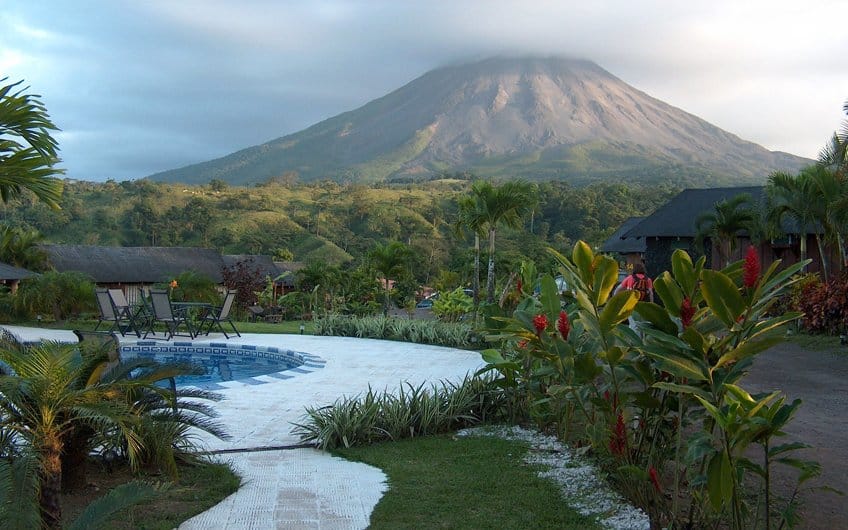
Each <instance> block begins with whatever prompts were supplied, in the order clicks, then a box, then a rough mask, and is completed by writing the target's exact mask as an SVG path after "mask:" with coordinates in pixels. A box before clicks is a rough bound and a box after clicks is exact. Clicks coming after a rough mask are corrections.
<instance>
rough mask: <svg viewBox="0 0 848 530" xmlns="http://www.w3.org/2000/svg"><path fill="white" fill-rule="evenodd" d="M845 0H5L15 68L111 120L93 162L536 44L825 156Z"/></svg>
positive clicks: (317, 106) (224, 132)
mask: <svg viewBox="0 0 848 530" xmlns="http://www.w3.org/2000/svg"><path fill="white" fill-rule="evenodd" d="M843 4H844V3H843V2H841V1H825V0H821V1H818V0H812V1H810V0H808V1H806V2H797V1H792V2H789V1H774V2H767V1H763V0H749V1H746V2H737V1H730V0H717V1H714V2H710V3H699V2H677V1H668V0H666V1H664V0H654V1H643V2H632V1H624V0H614V1H601V2H585V1H579V2H578V1H576V0H575V1H564V2H563V1H529V0H525V1H519V0H515V1H507V0H454V1H451V0H444V1H425V0H421V1H409V2H397V1H390V0H373V1H367V0H360V1H320V0H318V1H310V2H300V1H294V0H292V1H284V2H280V1H271V0H264V1H263V0H256V1H245V2H238V3H236V2H230V1H226V0H185V1H181V2H173V1H171V0H156V1H151V2H139V3H113V2H108V1H102V0H100V1H98V0H89V1H81V2H75V3H68V2H63V1H59V0H53V1H50V0H48V1H45V2H26V3H19V4H17V5H16V6H10V7H9V8H8V9H6V11H5V12H4V14H3V15H0V50H2V51H0V70H2V72H3V73H6V72H9V73H11V74H14V75H16V76H18V77H22V78H25V79H26V81H27V83H28V84H30V85H32V86H33V88H34V91H36V92H38V93H41V94H42V95H43V96H44V99H45V102H46V103H47V105H48V108H49V109H50V111H51V114H52V115H53V116H54V119H55V121H57V123H58V124H59V125H60V126H61V127H62V128H63V129H65V131H67V133H68V134H69V136H68V138H71V137H72V136H70V135H72V134H73V133H74V132H76V131H89V130H96V131H99V132H100V133H102V134H101V136H99V137H98V140H97V141H95V140H94V136H90V135H85V134H83V135H80V136H77V137H74V138H76V139H75V140H74V141H70V140H68V145H64V146H63V154H64V157H65V160H66V167H67V168H68V170H69V171H68V173H69V175H70V176H74V177H78V178H90V177H89V175H107V174H108V175H110V176H114V177H116V178H130V177H140V176H144V175H146V174H148V173H151V172H153V171H154V170H161V169H166V167H162V163H167V164H173V166H177V165H184V164H188V163H192V162H197V161H201V160H204V159H207V158H212V157H214V156H221V155H224V154H227V153H229V152H231V151H234V150H236V149H238V148H242V147H246V146H248V145H252V144H256V143H260V142H263V141H266V140H269V139H271V138H275V137H279V136H282V135H284V134H287V133H291V132H294V131H296V130H299V129H300V128H303V127H306V126H308V125H311V124H312V123H314V122H316V121H318V120H320V119H323V118H327V117H329V116H332V115H334V114H337V113H339V112H343V111H346V110H351V109H352V108H354V107H356V106H358V105H361V104H363V103H365V102H367V101H368V100H370V99H373V98H376V97H379V96H382V95H384V94H385V93H387V92H388V91H390V90H393V89H395V88H398V87H399V86H401V85H403V84H405V83H407V82H409V81H411V80H412V79H413V78H414V77H417V76H418V75H421V74H423V73H424V72H425V71H427V70H429V69H432V68H435V67H437V66H440V65H443V64H446V63H448V62H453V61H456V60H463V59H470V58H482V57H486V56H488V55H493V54H522V53H537V54H545V55H568V56H574V57H585V58H588V59H590V60H593V61H595V62H597V63H598V64H600V65H601V66H602V67H604V68H605V69H607V70H609V71H610V72H611V73H612V74H614V75H616V76H618V77H620V78H621V79H623V80H624V81H626V82H628V83H630V84H632V85H633V86H635V87H636V88H638V89H640V90H643V91H645V92H647V93H648V94H650V95H652V96H654V97H657V98H659V99H662V100H664V101H666V102H668V103H670V104H672V105H675V106H677V107H680V108H682V109H684V110H686V111H689V112H692V113H693V114H696V115H698V116H700V117H702V118H704V119H706V120H707V121H710V122H712V123H714V124H715V125H717V126H719V127H722V128H724V129H726V130H728V131H730V132H732V133H735V134H737V135H739V136H741V137H743V138H745V139H748V140H752V141H755V142H758V143H761V144H763V145H764V146H766V147H768V148H771V149H780V150H786V151H790V152H793V153H795V154H799V155H803V156H815V154H816V153H817V151H818V148H819V147H820V146H821V145H822V144H823V143H824V142H825V141H826V140H827V138H828V136H829V135H830V133H831V132H832V131H833V130H834V129H835V128H836V127H837V126H838V124H839V123H840V120H841V119H842V118H843V117H844V116H843V114H842V112H841V108H842V103H843V102H844V100H845V99H846V98H848V69H846V68H845V67H844V65H843V59H844V51H845V50H846V49H848V32H845V31H844V16H843V12H844V5H843ZM4 9H5V8H4ZM142 129H143V130H144V133H143V134H142V133H141V132H140V131H141V130H142ZM142 138H143V140H142ZM175 138H178V140H175ZM110 139H111V141H108V140H110ZM104 140H105V141H104ZM137 142H144V146H145V148H150V147H151V146H156V145H159V146H160V151H161V152H162V153H167V156H164V155H163V157H162V161H158V160H156V156H155V152H156V151H155V149H154V150H153V153H154V154H153V155H150V153H146V154H147V155H148V156H149V157H150V158H149V160H150V161H149V166H148V167H146V168H145V167H144V157H139V156H136V155H134V154H133V153H132V152H131V150H132V147H133V145H134V144H136V143H137ZM113 144H119V145H120V149H119V148H118V147H116V146H115V145H113ZM174 146H179V148H177V149H174ZM180 149H182V150H183V151H182V155H181V152H180ZM181 156H182V158H180V157H181ZM122 160H124V161H125V163H122V162H121V161H122Z"/></svg>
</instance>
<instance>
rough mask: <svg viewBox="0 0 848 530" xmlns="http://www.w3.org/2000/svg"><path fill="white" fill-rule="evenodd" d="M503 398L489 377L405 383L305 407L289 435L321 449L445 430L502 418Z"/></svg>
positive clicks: (371, 442) (365, 443)
mask: <svg viewBox="0 0 848 530" xmlns="http://www.w3.org/2000/svg"><path fill="white" fill-rule="evenodd" d="M502 411H503V398H502V394H501V393H500V392H498V391H497V389H496V388H495V387H494V386H493V384H492V378H491V377H471V376H466V377H465V379H463V380H462V381H461V382H459V383H453V382H450V381H442V382H441V383H440V384H439V385H435V384H434V385H432V386H431V387H430V388H425V386H424V383H422V384H421V385H419V386H413V385H411V384H409V383H407V384H406V386H405V387H404V386H401V387H400V388H399V389H398V390H397V391H396V392H383V393H378V392H374V390H373V389H372V388H370V387H369V388H368V392H366V393H365V394H364V395H362V396H355V397H343V398H341V399H339V400H337V401H336V402H335V403H333V404H332V405H330V406H326V407H309V408H307V409H306V414H305V416H304V418H303V420H302V423H299V424H296V426H295V430H294V433H295V434H297V435H299V436H300V439H301V441H303V442H307V443H314V444H315V445H316V446H317V447H319V448H321V449H333V448H336V447H342V446H344V447H351V446H354V445H368V444H373V443H378V442H383V441H389V440H400V439H402V438H414V437H416V436H426V435H429V434H437V433H443V432H449V431H452V430H456V429H461V428H464V427H468V426H472V425H477V424H480V423H486V422H491V421H496V420H498V419H500V418H502Z"/></svg>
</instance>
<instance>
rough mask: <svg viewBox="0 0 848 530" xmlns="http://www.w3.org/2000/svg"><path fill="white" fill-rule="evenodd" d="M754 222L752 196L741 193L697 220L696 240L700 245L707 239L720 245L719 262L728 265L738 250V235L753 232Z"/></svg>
mask: <svg viewBox="0 0 848 530" xmlns="http://www.w3.org/2000/svg"><path fill="white" fill-rule="evenodd" d="M754 222H755V220H754V213H753V211H752V209H751V196H750V195H748V194H747V193H740V194H739V195H736V196H735V197H732V198H730V199H726V200H723V201H719V202H717V203H716V204H715V206H714V209H713V211H712V212H706V213H703V214H701V215H699V216H698V217H697V218H696V219H695V230H696V233H697V234H696V236H695V240H696V241H697V242H698V244H699V245H702V244H703V240H704V239H705V238H710V239H711V240H712V241H714V242H716V243H718V251H719V262H720V263H722V264H724V265H727V264H728V262H729V261H730V258H731V256H732V255H733V251H734V250H736V243H737V233H738V232H739V231H740V230H749V231H750V230H752V229H753V225H754Z"/></svg>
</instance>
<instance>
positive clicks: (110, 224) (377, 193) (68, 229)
mask: <svg viewBox="0 0 848 530" xmlns="http://www.w3.org/2000/svg"><path fill="white" fill-rule="evenodd" d="M470 184H471V181H470V180H468V179H467V178H459V179H456V178H453V179H440V180H432V181H430V182H426V183H422V184H397V185H389V184H373V185H370V186H366V185H362V184H356V185H353V184H349V185H342V184H338V183H335V182H322V183H315V184H308V185H307V184H290V185H284V184H281V183H271V184H265V185H261V186H255V187H240V186H227V185H225V184H223V183H222V182H220V181H216V182H213V183H212V184H211V185H206V186H185V185H176V184H164V183H154V182H150V181H148V180H139V181H127V182H120V183H117V182H113V181H109V182H105V183H91V182H73V181H69V182H67V184H66V186H65V191H64V196H63V199H62V202H61V205H62V210H61V211H58V212H57V211H53V210H50V209H49V208H47V207H45V206H44V205H42V204H40V203H37V202H35V201H34V200H32V199H30V198H27V197H24V198H22V199H19V200H15V201H12V202H10V203H8V204H6V206H5V208H4V210H3V214H2V216H3V220H4V221H5V222H6V223H9V224H12V225H15V226H21V227H26V228H34V229H37V230H39V231H40V232H41V233H42V234H43V235H44V236H45V239H46V242H50V243H67V244H87V245H117V246H200V247H212V248H217V249H219V250H220V251H222V252H223V253H227V254H242V253H251V254H269V255H275V254H276V255H278V256H286V257H293V259H295V260H297V261H303V262H306V263H312V262H318V261H323V262H326V263H328V264H336V265H344V264H350V265H353V264H355V263H357V262H359V261H360V260H362V258H363V257H364V256H365V254H366V253H367V252H368V251H369V250H370V249H372V248H373V247H374V245H375V244H376V243H385V242H387V241H391V240H398V241H402V242H404V243H406V244H408V245H410V246H411V247H412V248H413V250H414V251H415V253H416V255H417V256H418V260H419V263H420V267H419V266H417V267H416V271H415V273H416V275H418V276H419V277H420V279H421V280H422V281H423V280H425V279H427V278H432V277H434V276H436V275H438V273H439V271H441V270H444V269H449V270H453V271H456V272H462V273H466V272H467V270H468V269H469V267H470V254H469V252H470V240H467V239H464V238H462V237H460V236H457V235H456V232H455V230H454V224H455V221H456V201H457V199H458V198H459V197H461V196H463V195H465V194H466V193H468V189H469V187H470ZM677 190H678V188H677V187H676V186H674V185H670V184H658V185H651V186H646V185H630V186H628V185H624V184H612V183H605V184H594V185H590V186H586V187H582V188H575V187H573V186H571V185H569V184H566V183H563V182H543V183H539V185H538V194H539V205H538V207H537V208H536V210H535V211H534V212H533V215H532V216H531V217H530V218H528V219H526V221H525V226H524V227H523V228H522V229H521V230H518V231H510V230H503V231H501V233H500V235H499V242H498V259H499V260H502V261H503V262H504V263H505V264H507V265H509V264H512V263H516V262H517V261H519V260H521V259H526V258H528V257H530V258H533V259H537V260H541V261H544V260H546V259H547V256H546V253H545V250H544V249H545V247H546V246H548V245H553V246H555V247H557V248H565V247H566V246H569V245H570V244H571V242H573V241H575V240H576V239H585V240H587V241H589V242H592V243H596V244H597V243H600V242H601V241H603V240H604V239H605V238H606V237H607V236H608V235H609V234H610V233H611V232H612V231H614V230H615V229H616V228H617V227H618V226H619V224H620V223H621V222H622V221H623V220H624V219H625V218H627V217H629V216H632V215H644V214H646V213H648V212H650V211H652V210H653V209H655V208H656V207H657V206H658V205H660V204H662V203H663V202H665V201H666V200H667V199H668V197H670V196H671V195H672V194H674V193H675V192H676V191H677Z"/></svg>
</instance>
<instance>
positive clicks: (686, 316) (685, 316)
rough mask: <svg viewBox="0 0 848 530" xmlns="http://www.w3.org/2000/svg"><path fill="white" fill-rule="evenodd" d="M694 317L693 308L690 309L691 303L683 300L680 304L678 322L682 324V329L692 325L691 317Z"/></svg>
mask: <svg viewBox="0 0 848 530" xmlns="http://www.w3.org/2000/svg"><path fill="white" fill-rule="evenodd" d="M693 316H695V308H694V307H692V302H691V300H689V298H684V299H683V303H682V304H680V322H681V323H682V324H683V329H686V328H688V327H689V326H690V325H691V324H692V317H693Z"/></svg>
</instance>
